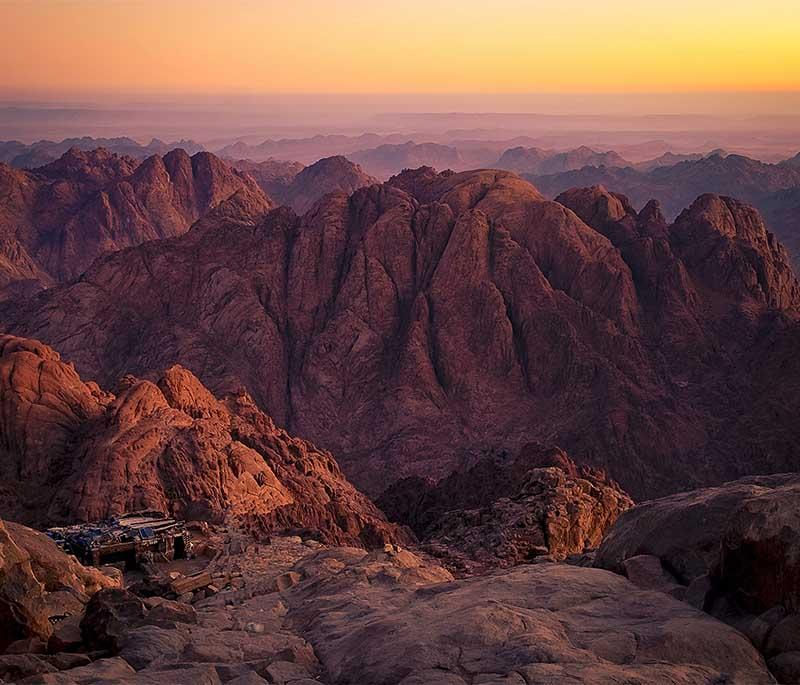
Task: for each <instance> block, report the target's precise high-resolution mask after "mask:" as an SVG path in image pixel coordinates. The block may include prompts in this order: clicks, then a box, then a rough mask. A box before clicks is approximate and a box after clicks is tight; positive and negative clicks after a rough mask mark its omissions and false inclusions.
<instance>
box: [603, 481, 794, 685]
mask: <svg viewBox="0 0 800 685" xmlns="http://www.w3.org/2000/svg"><path fill="white" fill-rule="evenodd" d="M798 502H800V475H798V474H783V475H775V476H760V477H753V478H744V479H742V480H738V481H734V482H732V483H726V484H724V485H721V486H719V487H716V488H707V489H703V490H695V491H692V492H686V493H681V494H678V495H673V496H672V497H666V498H663V499H659V500H654V501H652V502H645V503H644V504H640V505H638V506H636V507H635V508H633V509H631V510H630V511H628V512H627V513H625V514H623V516H622V517H620V519H619V520H618V521H617V523H616V525H615V526H614V527H613V528H612V530H611V532H610V533H609V535H608V537H607V538H606V539H605V541H604V542H603V544H602V546H601V547H600V549H599V551H598V554H597V558H596V564H597V565H598V566H600V567H602V568H607V569H610V570H613V571H616V572H618V573H622V574H624V575H627V576H628V577H629V578H631V580H633V581H634V582H637V583H638V584H640V585H641V584H642V583H643V582H644V583H647V584H649V585H650V586H651V587H654V588H660V589H663V590H665V591H666V592H670V593H671V594H673V595H675V596H680V597H683V598H684V599H685V600H686V601H687V602H689V603H691V604H694V605H695V606H697V607H698V608H700V609H704V610H705V611H707V612H709V613H711V614H712V615H714V616H717V617H719V618H721V619H722V620H724V621H726V622H728V623H731V624H732V625H735V626H736V627H738V628H739V629H740V630H742V631H743V632H744V633H745V634H746V635H747V636H748V637H749V638H750V639H751V640H752V641H753V643H754V644H755V645H756V646H757V647H758V648H759V649H761V650H762V651H763V652H764V654H765V655H766V657H767V658H768V659H769V665H770V667H771V668H772V669H773V671H774V673H775V674H776V676H777V677H778V678H779V680H780V681H781V682H790V683H791V682H797V676H798V673H800V672H798V670H797V666H798V663H800V662H798V659H797V657H798V655H799V653H800V613H798V612H800V509H798ZM651 560H652V561H651ZM644 567H648V568H649V569H651V570H650V572H649V573H643V572H642V569H643V568H644ZM659 572H660V573H659Z"/></svg>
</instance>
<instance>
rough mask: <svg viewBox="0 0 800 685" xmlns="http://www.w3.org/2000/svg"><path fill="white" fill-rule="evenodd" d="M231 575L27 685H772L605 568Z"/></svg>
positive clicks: (358, 564) (297, 553)
mask: <svg viewBox="0 0 800 685" xmlns="http://www.w3.org/2000/svg"><path fill="white" fill-rule="evenodd" d="M217 563H222V562H221V561H220V562H217ZM224 563H225V564H228V570H231V569H232V568H234V567H235V568H237V569H239V570H241V572H242V576H241V580H242V585H241V587H239V588H238V589H230V590H228V591H223V592H220V593H219V594H216V595H214V596H213V597H210V598H208V599H205V600H203V601H200V602H198V603H196V604H195V605H194V608H195V609H196V617H195V619H196V620H192V621H189V622H181V621H163V620H161V619H158V620H156V621H153V622H149V619H150V618H151V616H152V614H153V612H154V611H156V610H157V609H158V607H157V606H156V607H155V608H154V609H149V610H147V613H146V615H145V618H144V621H143V622H142V623H140V624H138V625H137V624H136V623H135V622H134V623H133V624H132V625H129V626H128V627H127V628H126V629H125V630H124V631H122V633H120V643H119V645H118V650H119V653H118V655H116V656H115V657H114V658H108V659H101V660H98V661H95V662H94V663H92V664H89V665H83V666H80V667H78V668H73V669H71V670H67V671H62V672H61V673H58V674H54V673H45V674H44V675H42V676H38V677H35V678H33V679H31V680H30V681H27V682H30V683H48V682H51V683H60V684H64V685H76V684H81V685H82V684H83V683H87V684H88V683H92V682H98V681H100V682H102V681H103V679H105V680H106V681H112V682H115V683H124V684H130V685H145V684H153V683H183V682H197V683H218V682H234V683H239V684H240V685H241V684H242V683H261V682H262V681H266V682H270V683H293V684H294V685H311V684H312V683H323V684H326V685H352V684H354V683H369V684H370V685H398V684H399V683H402V684H403V685H412V684H417V685H467V684H472V685H474V684H477V683H482V684H485V685H488V684H490V683H504V684H513V685H523V684H525V683H561V682H582V683H602V684H604V685H606V684H609V685H610V684H611V683H619V682H675V683H682V684H687V685H694V684H697V685H701V684H702V685H712V684H719V683H723V682H724V683H730V684H735V683H743V684H748V685H749V684H751V683H769V682H772V680H771V678H770V676H769V673H768V671H767V670H766V668H765V665H764V662H763V659H762V658H761V656H760V655H759V653H758V652H757V651H756V650H755V649H754V647H753V646H752V645H751V644H750V642H749V641H748V640H747V639H746V638H745V637H744V636H743V635H741V634H739V633H738V632H737V631H736V630H734V629H733V628H731V627H730V626H727V625H725V624H724V623H721V622H719V621H717V620H715V619H714V618H712V617H710V616H708V615H707V614H704V613H702V612H699V611H697V610H696V609H694V608H693V607H690V606H689V605H687V604H685V603H683V602H679V601H677V600H674V599H672V598H670V597H668V596H667V595H664V594H662V593H659V592H652V591H645V590H641V589H638V588H637V587H636V586H635V585H633V584H632V583H630V582H629V581H628V580H626V579H625V578H622V577H621V576H618V575H615V574H613V573H609V572H607V571H602V570H598V569H588V568H579V567H575V566H568V565H564V564H542V565H534V566H531V565H528V566H518V567H516V568H514V569H513V570H506V571H500V572H496V573H494V574H490V575H486V576H483V577H476V578H471V579H466V580H459V581H456V580H453V577H452V575H451V574H450V573H449V572H448V571H447V570H445V569H444V568H442V567H440V566H438V565H436V564H434V563H431V562H430V561H426V559H425V558H423V557H420V556H418V555H415V554H412V553H411V552H408V551H406V550H403V549H398V548H397V547H393V546H387V548H386V550H384V551H374V552H366V551H364V550H363V549H355V548H346V547H344V548H343V547H337V548H320V546H319V545H315V544H309V543H303V542H301V540H300V539H299V538H274V539H273V542H272V543H271V544H269V545H261V546H257V547H255V546H253V547H248V548H247V549H245V550H243V551H242V552H241V553H240V554H238V555H232V556H231V557H230V559H228V560H227V561H226V562H224ZM287 577H291V578H292V579H293V580H292V582H291V583H286V582H278V580H279V579H281V578H287ZM106 594H108V593H106ZM135 613H138V611H137V612H135ZM56 678H57V679H56ZM237 678H238V679H240V680H237Z"/></svg>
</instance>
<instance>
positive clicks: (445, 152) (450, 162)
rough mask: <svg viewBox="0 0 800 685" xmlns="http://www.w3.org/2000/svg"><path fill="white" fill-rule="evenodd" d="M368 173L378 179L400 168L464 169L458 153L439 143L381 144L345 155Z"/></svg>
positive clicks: (400, 169) (392, 173) (387, 176)
mask: <svg viewBox="0 0 800 685" xmlns="http://www.w3.org/2000/svg"><path fill="white" fill-rule="evenodd" d="M348 157H349V158H350V159H352V160H353V161H354V162H357V163H358V164H360V165H361V166H363V167H364V169H365V170H366V171H367V173H370V174H372V175H373V176H377V177H379V178H384V179H385V178H389V177H390V176H392V175H394V174H396V173H398V172H400V171H402V170H403V169H416V168H417V167H420V166H432V167H436V168H438V169H463V168H464V160H463V158H462V157H461V154H460V153H459V151H458V150H457V149H456V148H454V147H451V146H449V145H440V144H438V143H414V142H413V141H408V142H405V143H403V144H399V145H391V144H384V145H379V146H378V147H376V148H372V149H370V150H361V151H359V152H354V153H352V154H350V155H348Z"/></svg>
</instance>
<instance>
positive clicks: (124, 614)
mask: <svg viewBox="0 0 800 685" xmlns="http://www.w3.org/2000/svg"><path fill="white" fill-rule="evenodd" d="M144 617H145V606H144V603H143V602H142V600H141V599H139V598H138V597H137V596H136V595H134V594H133V593H131V592H128V591H127V590H122V589H119V588H114V589H109V590H101V591H100V592H98V593H96V594H95V595H93V596H92V598H91V599H90V600H89V603H88V604H87V605H86V614H85V615H84V617H83V620H82V621H81V634H82V635H83V639H84V642H85V643H86V644H87V645H89V646H90V647H96V648H100V649H108V650H110V651H111V652H112V653H117V652H119V650H120V649H121V647H122V643H123V641H124V639H125V635H126V634H127V632H128V630H129V629H131V628H132V627H133V626H135V625H138V624H139V623H141V621H142V619H143V618H144Z"/></svg>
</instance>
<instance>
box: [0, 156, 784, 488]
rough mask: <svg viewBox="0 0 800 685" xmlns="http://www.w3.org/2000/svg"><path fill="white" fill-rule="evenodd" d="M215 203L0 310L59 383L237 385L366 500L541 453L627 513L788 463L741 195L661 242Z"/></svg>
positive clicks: (770, 318)
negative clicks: (167, 372) (481, 457)
mask: <svg viewBox="0 0 800 685" xmlns="http://www.w3.org/2000/svg"><path fill="white" fill-rule="evenodd" d="M245 199H246V198H243V196H242V193H237V194H236V195H234V196H233V197H232V198H230V199H229V200H228V201H225V202H222V203H221V204H219V205H218V206H217V207H216V208H215V210H214V211H213V212H211V213H210V214H208V215H207V216H206V217H205V218H203V219H202V220H200V221H199V222H198V223H197V224H195V226H194V228H193V230H191V231H188V232H186V233H185V234H183V235H180V236H177V237H174V238H170V239H166V240H159V241H151V242H147V243H143V244H141V245H139V246H135V247H131V248H129V249H126V250H123V251H121V252H116V253H113V254H109V255H107V256H104V257H102V258H100V259H99V260H97V261H96V262H95V263H94V264H93V265H92V266H91V268H89V269H88V270H87V271H86V273H85V274H83V275H82V276H81V277H80V278H78V279H77V280H76V281H75V282H74V283H72V284H67V285H63V286H57V287H54V288H52V289H50V290H48V291H46V292H44V293H42V294H40V295H38V296H36V297H34V298H31V299H28V300H21V299H19V298H17V299H16V300H14V301H6V302H5V303H4V304H3V305H2V306H0V322H2V326H3V328H4V329H5V330H6V331H8V332H11V333H14V334H15V335H19V336H26V337H32V336H34V337H37V338H39V339H41V340H42V341H43V342H45V343H46V344H49V345H52V346H53V347H54V348H55V349H57V350H58V351H59V352H61V353H62V354H63V355H64V356H65V358H67V359H70V360H71V361H74V363H75V365H76V369H77V370H78V372H79V373H81V374H82V375H84V376H85V377H88V378H92V379H95V380H97V381H98V382H99V383H100V384H101V385H102V386H103V387H116V386H117V384H118V382H119V380H120V378H121V377H122V376H123V375H124V374H126V373H132V374H135V375H136V376H137V377H141V378H149V379H151V380H154V381H157V380H158V378H159V377H160V376H159V374H160V373H161V370H162V369H165V368H170V367H172V366H173V365H174V364H181V365H182V366H183V367H185V368H186V369H188V370H189V371H191V372H192V373H193V374H195V375H196V376H197V377H198V378H199V379H200V380H201V381H202V382H203V383H204V384H205V385H207V386H208V387H209V389H210V390H211V391H212V392H215V393H227V392H238V391H239V390H240V389H241V388H245V389H246V390H247V391H248V392H249V393H250V395H252V397H253V399H254V401H255V403H256V404H257V405H258V406H259V407H261V408H262V409H263V410H265V411H266V412H267V413H269V414H270V415H271V416H273V417H274V419H275V421H276V422H277V424H278V425H282V426H286V427H287V429H288V430H290V431H291V432H292V433H294V434H297V435H302V436H303V437H304V438H306V439H310V440H312V441H313V442H314V443H315V444H318V445H321V446H323V447H324V448H326V449H330V450H331V451H332V452H333V453H334V454H336V456H337V458H338V459H339V461H340V463H341V464H342V466H343V468H344V470H345V472H346V473H348V474H349V476H350V477H351V478H352V479H353V480H354V482H355V483H356V484H357V485H359V486H361V487H363V488H366V489H368V491H369V492H370V493H378V492H381V491H382V490H384V489H385V488H386V487H387V486H388V485H389V484H390V483H391V482H392V481H393V480H396V479H398V478H401V477H404V476H409V475H413V474H421V475H425V476H430V477H434V478H436V477H440V476H444V475H446V474H447V473H449V472H450V471H452V470H453V469H454V468H459V467H460V466H461V465H463V464H464V463H470V462H471V460H472V459H473V458H474V457H475V455H476V454H479V453H482V451H483V450H487V449H488V450H492V449H498V448H502V449H507V450H509V451H510V452H512V453H517V452H518V451H519V450H520V449H521V447H522V446H523V445H525V444H527V443H529V442H532V441H540V442H542V443H544V444H553V445H558V446H559V447H561V448H563V449H564V450H566V451H567V452H568V453H569V454H570V455H571V457H572V458H573V459H575V461H576V462H578V463H582V464H589V465H593V466H596V467H602V468H603V469H604V470H605V471H606V472H607V473H608V475H609V476H610V477H611V478H613V479H615V480H617V481H619V482H620V484H621V485H622V486H623V487H624V488H625V489H627V490H628V491H629V492H630V493H631V494H632V495H633V496H634V497H636V498H639V497H643V496H649V495H654V494H660V493H664V492H671V491H675V490H678V489H683V488H686V487H688V486H692V485H697V484H704V483H710V482H717V481H721V480H725V479H730V478H733V477H736V476H738V475H741V474H748V473H753V472H769V471H780V470H792V469H796V468H797V466H798V462H797V452H796V449H795V446H796V444H797V440H798V438H799V437H800V435H798V433H800V427H799V426H798V424H797V421H796V416H797V410H798V408H799V407H798V406H797V405H798V399H797V398H798V393H797V392H796V388H797V384H798V379H800V367H798V362H797V360H796V355H795V354H794V353H793V350H796V348H797V344H798V342H800V329H799V328H798V322H797V319H798V306H800V288H798V284H797V281H796V280H795V278H794V275H793V273H792V270H791V268H790V266H789V263H788V257H787V254H786V251H785V250H784V249H783V247H782V246H781V245H780V244H779V243H778V241H777V240H776V238H775V237H774V236H773V235H772V234H771V233H769V232H768V231H767V229H766V228H765V226H764V223H763V221H762V219H761V217H760V216H759V214H758V212H757V211H756V210H754V209H753V208H752V207H750V206H749V205H747V204H744V203H742V202H739V201H736V200H732V199H730V198H727V197H720V196H716V195H704V196H702V197H700V198H699V199H697V200H696V201H694V202H692V203H691V206H690V207H689V208H688V209H686V210H685V211H683V212H682V213H681V214H680V216H679V217H678V218H677V220H676V221H675V222H674V223H672V224H671V225H670V224H669V223H668V222H667V221H666V220H665V218H664V216H663V214H662V212H661V210H660V209H659V207H658V206H657V204H656V203H650V204H648V205H647V206H646V207H645V208H644V209H643V210H642V211H641V212H638V213H637V212H636V211H634V209H633V208H632V207H631V204H630V202H628V200H627V199H625V198H624V197H623V196H621V195H617V194H613V193H610V192H608V191H606V190H605V189H604V188H602V187H593V188H582V189H575V190H573V191H571V192H569V193H565V194H564V195H562V196H561V197H560V198H559V202H554V201H548V200H546V199H545V198H544V196H543V195H542V194H540V193H539V191H538V190H537V189H536V188H535V187H534V186H532V185H531V184H530V183H528V182H526V181H524V180H522V179H521V178H519V177H518V176H516V175H514V174H513V173H510V172H505V171H475V172H465V173H452V172H446V173H442V174H438V173H436V172H435V171H434V170H433V169H430V168H420V169H417V170H415V171H407V172H404V173H402V174H400V175H398V176H396V177H394V178H393V179H392V180H391V181H389V182H387V183H384V184H383V185H371V186H369V187H366V188H362V189H360V190H357V191H355V192H354V193H352V194H348V193H347V192H334V193H332V194H329V195H326V196H324V197H323V198H322V199H321V200H319V201H318V202H317V203H316V204H315V205H314V206H313V208H312V209H311V210H310V211H309V212H307V213H306V214H305V215H304V216H302V217H299V216H297V215H296V214H295V213H294V212H292V211H291V210H290V209H288V208H278V209H275V210H272V211H270V212H269V213H267V214H266V216H263V211H264V208H263V206H261V205H260V204H258V203H256V204H255V205H253V204H252V203H249V202H246V201H244V200H245Z"/></svg>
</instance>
